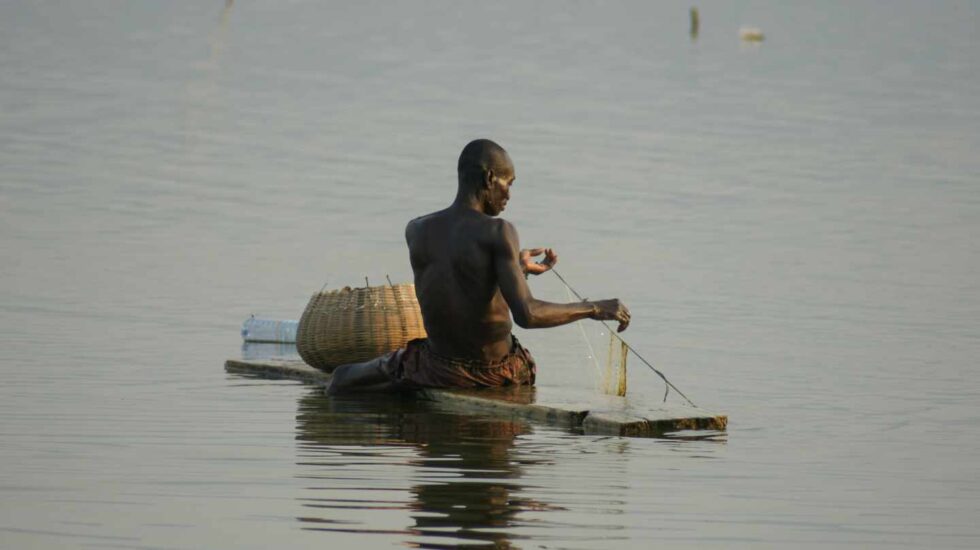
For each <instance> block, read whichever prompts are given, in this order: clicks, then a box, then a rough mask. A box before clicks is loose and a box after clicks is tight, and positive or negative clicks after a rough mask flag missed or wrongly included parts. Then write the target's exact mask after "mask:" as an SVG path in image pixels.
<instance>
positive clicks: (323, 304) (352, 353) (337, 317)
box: [296, 284, 425, 371]
mask: <svg viewBox="0 0 980 550" xmlns="http://www.w3.org/2000/svg"><path fill="white" fill-rule="evenodd" d="M414 338H425V327H424V326H423V325H422V312H421V311H420V310H419V302H418V300H417V299H416V298H415V285H411V284H400V285H388V286H371V287H365V288H355V289H351V288H350V287H344V288H342V289H340V290H331V291H329V292H317V293H316V294H314V295H313V297H312V298H310V303H309V304H307V306H306V310H305V311H304V312H303V316H302V317H300V320H299V327H298V328H297V331H296V349H297V350H298V351H299V355H300V357H302V358H303V361H305V362H306V363H307V364H308V365H310V366H311V367H315V368H318V369H320V370H324V371H331V370H333V369H334V367H337V366H338V365H343V364H346V363H358V362H361V361H367V360H368V359H373V358H375V357H378V356H379V355H383V354H385V353H388V352H389V351H393V350H396V349H398V348H400V347H402V346H404V345H405V343H406V342H408V341H409V340H412V339H414Z"/></svg>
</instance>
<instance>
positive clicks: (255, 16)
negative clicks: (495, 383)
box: [0, 1, 980, 549]
mask: <svg viewBox="0 0 980 550" xmlns="http://www.w3.org/2000/svg"><path fill="white" fill-rule="evenodd" d="M697 5H698V7H699V8H700V14H701V28H700V33H699V35H698V36H697V37H696V39H695V38H692V37H691V36H690V35H689V28H688V9H689V7H690V5H689V4H685V3H658V4H657V5H651V3H648V2H604V3H601V5H594V4H592V3H582V2H561V3H559V2H534V3H522V2H493V3H483V4H476V3H463V4H460V3H453V2H438V3H437V2H426V3H407V2H404V3H383V2H381V3H379V2H358V3H331V2H312V1H309V2H304V1H293V2H267V3H255V2H242V1H240V2H236V3H234V4H231V5H229V6H225V5H224V3H223V2H220V1H214V2H144V3H139V2H131V3H130V2H127V3H123V2H84V3H79V2H40V1H38V2H26V1H13V2H4V3H2V4H0V43H2V46H3V47H2V48H0V69H2V70H0V255H2V258H3V261H2V262H0V343H2V348H3V350H4V353H3V354H0V374H2V376H3V385H2V386H0V438H2V443H0V546H2V547H4V548H62V547H79V548H93V547H94V548H153V549H156V548H229V547H241V548H245V547H252V548H268V547H272V546H277V547H299V546H312V545H330V547H335V548H347V547H358V548H374V547H390V546H405V545H408V546H420V547H428V548H438V547H447V546H456V545H470V544H473V545H485V546H494V545H495V546H497V547H508V546H513V547H521V548H632V547H644V548H645V547H649V546H650V545H651V544H659V545H662V546H669V547H697V548H705V547H716V548H733V547H744V548H767V547H768V548H786V547H821V546H841V547H860V548H871V547H878V548H895V547H910V548H923V547H932V548H938V547H943V548H976V547H978V546H980V525H978V523H977V521H976V520H977V518H978V517H980V404H978V401H980V381H978V379H977V377H978V368H977V367H978V357H980V283H978V281H980V277H978V272H980V244H978V241H980V154H978V151H980V100H978V98H980V61H978V60H980V38H978V32H977V29H978V28H980V4H978V3H976V2H912V1H905V2H819V3H817V2H813V3H803V2H754V1H743V2H699V3H698V4H697ZM743 25H747V26H757V27H759V28H761V29H762V30H763V32H765V33H766V40H765V41H764V42H762V43H760V44H747V43H742V42H740V40H739V38H738V31H739V28H740V27H741V26H743ZM476 137H490V138H492V139H495V140H497V141H498V142H499V143H501V144H502V145H503V146H504V147H506V148H507V149H508V150H509V151H510V153H511V156H512V157H513V159H514V161H515V163H516V166H517V181H516V183H515V186H514V190H513V194H512V200H511V202H510V205H509V207H508V210H507V211H506V212H505V213H504V216H505V217H507V218H508V219H510V220H511V221H513V222H514V223H515V224H516V225H517V227H518V228H519V230H520V231H521V235H522V239H523V243H524V245H526V246H552V247H555V248H556V249H557V250H558V252H559V254H560V256H561V260H560V262H559V268H560V270H561V272H562V274H563V275H564V276H565V277H566V279H568V280H569V282H570V283H571V284H572V285H573V286H575V287H576V289H577V290H578V291H579V292H581V293H582V294H583V295H586V296H589V297H592V298H605V297H614V296H615V297H620V298H622V299H623V300H624V301H625V302H626V303H627V304H628V305H629V306H630V308H631V310H632V312H633V324H632V326H631V327H630V329H629V331H628V332H627V333H625V335H626V337H627V338H628V340H629V341H630V342H631V343H632V344H633V345H634V347H636V348H637V349H638V350H640V352H641V353H643V354H644V355H645V356H646V357H647V358H648V359H651V360H652V361H653V362H654V364H656V365H658V367H660V368H661V369H663V370H664V371H665V372H666V373H667V375H668V376H669V377H670V378H671V379H672V381H673V382H674V383H675V384H677V385H678V386H679V387H680V388H681V389H682V390H684V391H685V393H687V394H688V395H689V396H690V397H691V398H692V399H694V401H695V402H697V403H698V404H700V405H702V406H704V407H707V408H710V409H713V410H719V411H724V412H726V413H727V414H729V416H730V424H729V430H728V433H727V435H726V436H723V437H720V438H711V439H708V440H684V439H621V438H608V437H585V436H579V435H575V434H571V433H567V432H564V431H561V430H557V429H553V428H548V427H543V426H539V425H534V424H527V423H523V422H516V421H501V420H499V419H494V418H487V417H480V416H462V415H456V414H451V413H449V412H448V411H445V410H440V409H438V408H436V407H434V406H432V405H426V404H419V403H412V402H406V401H404V400H394V399H357V400H351V399H335V400H330V399H327V398H325V397H323V396H321V395H320V394H319V393H318V392H317V391H316V390H315V389H313V388H310V387H307V386H302V385H299V384H296V383H291V382H275V381H262V380H250V379H247V378H240V377H236V376H231V375H228V374H226V373H225V372H224V371H223V369H222V364H223V361H224V359H225V358H227V357H231V356H235V355H238V354H240V353H241V351H242V350H241V339H240V335H239V327H240V324H241V322H242V321H243V320H244V319H245V318H246V317H247V316H248V315H249V314H251V313H255V314H257V315H260V316H264V317H270V318H292V319H295V318H298V316H299V314H300V313H301V311H302V309H303V307H304V306H305V304H306V301H307V300H308V298H309V296H310V295H311V294H312V293H313V292H315V291H317V290H319V289H320V288H321V287H323V286H324V285H327V286H328V287H340V286H344V285H360V284H363V283H362V282H363V280H364V277H368V278H369V280H370V281H371V282H372V283H380V282H382V281H383V280H384V277H385V276H386V275H390V276H391V278H392V279H393V280H395V281H396V282H399V281H408V280H410V277H411V271H410V268H409V265H408V261H407V260H408V258H407V254H406V251H405V249H404V244H403V240H402V230H403V227H404V224H405V223H406V221H408V220H409V219H411V218H412V217H414V216H416V215H419V214H422V213H426V212H429V211H432V210H436V209H439V208H441V207H443V206H444V205H446V204H447V203H448V202H449V201H450V200H451V198H452V196H453V195H454V192H455V162H456V158H457V155H458V153H459V150H460V149H461V148H462V146H463V145H464V144H465V143H466V142H467V141H469V140H470V139H473V138H476ZM532 288H533V290H534V292H535V293H536V295H537V296H538V297H540V298H544V299H550V300H564V299H565V294H564V291H563V288H562V287H561V285H560V284H559V283H558V281H557V280H556V279H555V278H554V277H553V276H551V275H550V274H549V275H545V276H542V277H540V278H538V279H536V280H534V281H533V283H532ZM587 333H588V334H589V335H590V337H591V338H593V339H595V340H596V341H599V342H601V341H602V340H601V338H602V336H601V335H599V334H598V333H597V329H596V326H595V325H589V326H588V327H587ZM517 334H518V335H519V337H520V338H521V340H522V341H523V342H524V343H525V344H526V345H527V346H528V347H529V348H531V349H532V351H533V352H534V354H535V356H536V357H537V359H538V362H539V368H540V377H539V383H540V384H546V385H568V386H569V387H576V388H580V387H589V386H590V385H593V384H594V383H595V380H594V378H595V377H594V369H593V367H592V366H591V365H590V363H589V360H588V358H587V357H586V355H587V348H586V346H585V344H584V342H583V340H582V337H581V335H580V333H579V331H578V329H577V328H575V327H574V326H571V327H563V328H560V329H555V330H549V331H519V332H518V333H517ZM629 384H630V393H631V399H636V400H644V399H659V396H660V395H661V392H662V391H663V386H662V385H661V384H660V383H659V380H658V379H657V378H656V377H655V376H653V374H652V373H650V372H648V371H646V370H644V369H643V368H642V366H640V364H639V363H638V362H636V361H633V362H632V365H631V370H630V379H629Z"/></svg>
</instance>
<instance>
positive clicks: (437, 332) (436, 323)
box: [329, 140, 630, 393]
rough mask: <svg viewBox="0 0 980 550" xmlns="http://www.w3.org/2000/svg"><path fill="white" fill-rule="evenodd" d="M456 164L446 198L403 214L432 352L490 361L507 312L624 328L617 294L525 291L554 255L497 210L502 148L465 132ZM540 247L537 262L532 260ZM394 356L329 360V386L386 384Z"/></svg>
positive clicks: (532, 324)
mask: <svg viewBox="0 0 980 550" xmlns="http://www.w3.org/2000/svg"><path fill="white" fill-rule="evenodd" d="M457 170H458V174H459V187H458V190H457V194H456V199H455V200H454V201H453V203H452V205H450V206H449V207H448V208H446V209H444V210H440V211H438V212H434V213H432V214H428V215H426V216H422V217H420V218H416V219H414V220H412V221H411V222H409V224H408V226H407V227H406V229H405V240H406V242H407V244H408V250H409V257H410V260H411V263H412V270H413V272H414V274H415V292H416V295H417V296H418V300H419V305H420V306H421V309H422V318H423V321H424V323H425V329H426V332H427V333H428V340H427V342H426V346H427V348H428V349H431V351H432V352H434V353H435V354H437V355H438V356H441V357H447V358H456V359H459V360H462V361H475V362H482V363H485V364H492V363H494V362H496V361H498V360H500V359H501V358H504V357H505V356H507V355H508V354H509V353H511V352H512V349H513V344H514V342H513V340H512V337H511V328H512V324H511V317H512V316H513V319H514V322H516V323H517V324H518V325H519V326H521V327H522V328H544V327H552V326H558V325H564V324H567V323H571V322H574V321H577V320H579V319H586V318H591V319H597V320H614V321H618V322H619V330H620V331H623V330H625V329H626V327H627V326H628V325H629V321H630V314H629V310H628V309H626V306H624V305H623V304H622V303H621V302H620V301H619V300H616V299H612V300H600V301H596V302H573V303H569V304H556V303H551V302H545V301H542V300H538V299H536V298H534V296H533V295H532V294H531V291H530V288H529V287H528V285H527V281H526V274H535V275H537V274H540V273H543V272H546V271H548V270H549V269H551V267H552V266H553V265H554V264H555V262H557V260H558V256H557V255H556V254H555V253H554V252H553V251H552V250H551V249H533V250H521V249H520V243H519V238H518V235H517V230H516V229H515V228H514V226H513V225H512V224H510V222H508V221H506V220H504V219H501V218H497V217H496V216H498V215H499V214H500V213H501V212H502V211H503V210H504V208H505V207H506V206H507V202H508V201H509V200H510V190H511V186H512V185H513V184H514V181H515V173H514V165H513V163H512V162H511V160H510V157H509V156H508V155H507V152H506V151H504V150H503V148H501V147H500V146H499V145H497V144H496V143H493V142H492V141H489V140H476V141H473V142H471V143H470V144H468V145H467V146H466V147H465V148H464V149H463V152H462V154H461V155H460V159H459V165H458V168H457ZM541 254H545V259H544V261H543V262H533V261H532V260H531V258H532V257H534V256H538V255H541ZM398 357H399V356H398V355H397V354H395V355H394V356H391V357H387V356H386V357H383V358H379V359H378V360H374V361H368V362H367V363H358V364H355V365H344V366H342V367H338V369H337V370H336V371H335V373H334V379H333V382H332V384H331V387H330V388H329V391H330V392H331V393H338V392H341V391H353V390H384V389H389V388H391V387H392V386H393V385H394V381H392V380H390V378H391V375H390V371H391V370H392V368H391V365H390V363H391V359H392V358H394V359H395V360H397V358H398ZM386 361H387V363H386Z"/></svg>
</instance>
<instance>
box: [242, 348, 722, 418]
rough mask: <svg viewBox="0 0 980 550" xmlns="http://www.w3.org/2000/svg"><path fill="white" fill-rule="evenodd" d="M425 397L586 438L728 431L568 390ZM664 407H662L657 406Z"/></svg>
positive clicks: (263, 364)
mask: <svg viewBox="0 0 980 550" xmlns="http://www.w3.org/2000/svg"><path fill="white" fill-rule="evenodd" d="M225 370H226V371H228V372H230V373H236V374H243V375H247V376H253V377H258V378H268V379H288V380H298V381H301V382H306V383H310V384H320V385H322V384H326V383H327V382H328V381H329V380H330V374H328V373H325V372H322V371H319V370H317V369H314V368H313V367H310V366H308V365H306V364H305V363H303V362H302V361H299V360H290V359H261V360H254V359H228V360H227V361H225ZM419 393H420V396H421V397H422V398H424V399H430V400H432V401H435V402H438V403H440V404H442V405H444V406H446V407H448V408H451V409H453V410H458V411H461V412H474V413H486V414H493V415H497V416H505V417H520V418H526V419H528V420H532V421H536V422H541V423H545V424H550V425H554V426H560V427H563V428H569V429H573V430H582V433H584V434H586V435H620V436H630V437H657V436H662V435H664V434H667V433H670V432H679V431H684V430H712V431H724V430H725V428H726V427H727V426H728V416H726V415H722V414H715V413H711V412H708V411H706V410H704V409H700V408H693V407H681V406H665V405H664V406H656V405H655V406H645V405H644V406H636V405H635V404H632V403H630V402H629V401H628V400H627V399H626V398H624V397H616V396H610V395H592V394H590V393H587V392H585V391H581V392H575V391H572V390H569V388H545V387H526V386H525V387H509V388H493V389H479V390H435V389H429V390H423V391H421V392H419ZM657 405H660V404H657Z"/></svg>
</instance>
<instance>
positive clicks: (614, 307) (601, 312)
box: [592, 298, 630, 332]
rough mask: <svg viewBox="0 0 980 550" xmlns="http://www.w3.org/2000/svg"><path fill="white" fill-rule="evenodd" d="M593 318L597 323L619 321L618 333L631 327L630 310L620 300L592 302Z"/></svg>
mask: <svg viewBox="0 0 980 550" xmlns="http://www.w3.org/2000/svg"><path fill="white" fill-rule="evenodd" d="M592 308H593V311H592V318H593V319H595V320H596V321H619V328H618V329H616V332H623V331H624V330H626V327H628V326H630V310H629V309H627V308H626V306H625V305H624V304H623V303H622V302H620V301H619V300H618V299H616V298H613V299H612V300H599V301H598V302H592Z"/></svg>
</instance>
